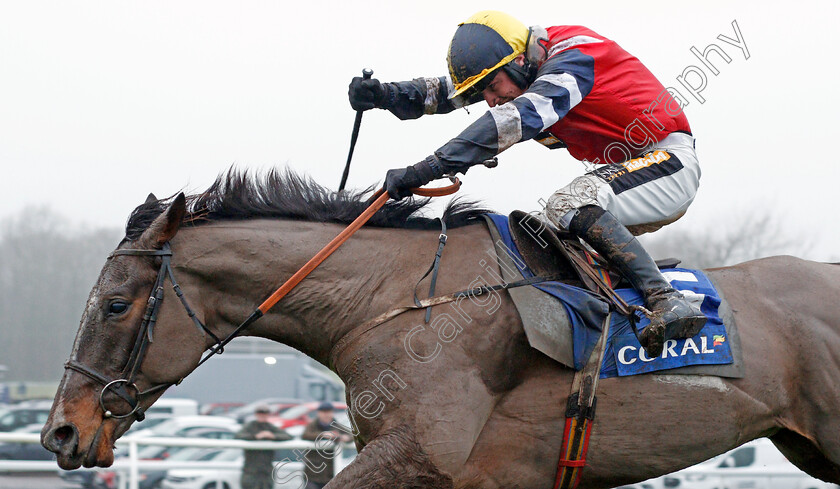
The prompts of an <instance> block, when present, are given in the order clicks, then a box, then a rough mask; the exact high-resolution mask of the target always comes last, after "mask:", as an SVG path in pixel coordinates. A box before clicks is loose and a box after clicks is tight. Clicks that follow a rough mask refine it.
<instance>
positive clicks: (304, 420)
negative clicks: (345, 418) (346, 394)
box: [268, 402, 347, 429]
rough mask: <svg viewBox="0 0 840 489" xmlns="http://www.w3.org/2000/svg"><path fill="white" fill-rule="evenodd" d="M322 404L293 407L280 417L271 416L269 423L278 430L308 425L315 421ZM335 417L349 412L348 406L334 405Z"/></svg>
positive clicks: (342, 404)
mask: <svg viewBox="0 0 840 489" xmlns="http://www.w3.org/2000/svg"><path fill="white" fill-rule="evenodd" d="M320 405H321V403H320V402H306V403H303V404H300V405H298V406H295V407H291V408H289V409H286V410H285V411H283V412H281V413H280V414H279V415H276V416H271V417H269V418H268V421H269V422H270V423H272V424H274V425H275V426H277V427H278V428H283V429H286V428H290V427H292V426H300V425H307V424H309V422H310V421H312V420H313V419H315V416H316V414H317V412H318V406H320ZM332 405H333V410H334V412H335V415H336V416H338V415H339V413H342V412H344V411H346V410H347V405H346V404H344V403H343V402H334V403H332Z"/></svg>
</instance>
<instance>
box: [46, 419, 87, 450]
mask: <svg viewBox="0 0 840 489" xmlns="http://www.w3.org/2000/svg"><path fill="white" fill-rule="evenodd" d="M78 440H79V434H78V431H77V430H76V427H75V426H73V425H72V424H65V425H61V426H59V427H58V428H56V429H54V430H52V432H47V434H46V436H44V437H43V438H42V441H43V443H42V444H43V445H44V448H46V449H47V450H49V451H51V452H54V453H63V454H65V455H67V454H71V453H73V452H75V451H76V445H77V444H78Z"/></svg>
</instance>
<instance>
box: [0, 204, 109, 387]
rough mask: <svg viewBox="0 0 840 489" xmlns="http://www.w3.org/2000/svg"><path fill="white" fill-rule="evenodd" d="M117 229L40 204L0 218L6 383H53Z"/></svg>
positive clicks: (0, 318)
mask: <svg viewBox="0 0 840 489" xmlns="http://www.w3.org/2000/svg"><path fill="white" fill-rule="evenodd" d="M119 237H120V233H119V230H118V229H116V228H114V229H89V228H82V227H78V226H74V225H73V224H72V223H71V222H70V221H68V220H67V219H65V218H63V217H62V216H60V215H58V214H56V213H55V212H53V211H51V210H49V209H47V208H42V207H37V208H36V207H32V208H27V209H24V210H23V211H22V212H21V213H20V214H19V215H17V216H15V217H14V218H11V219H6V220H4V221H2V222H0V363H2V364H5V365H7V366H8V367H9V372H8V375H7V379H8V380H32V381H37V380H57V379H58V378H59V377H60V375H61V372H62V362H63V361H64V359H66V358H67V355H68V354H69V353H70V348H71V345H72V342H73V337H74V335H75V332H76V330H77V329H78V321H79V318H80V317H81V314H82V310H83V309H84V306H85V301H86V298H87V294H88V292H89V291H90V288H91V286H92V285H93V283H94V281H95V280H96V276H97V274H98V273H99V269H100V268H101V267H102V264H103V262H104V260H105V256H106V255H107V253H108V252H109V251H110V250H112V249H113V248H114V247H115V246H116V244H117V242H118V240H119Z"/></svg>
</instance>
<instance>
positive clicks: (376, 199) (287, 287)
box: [257, 178, 461, 314]
mask: <svg viewBox="0 0 840 489" xmlns="http://www.w3.org/2000/svg"><path fill="white" fill-rule="evenodd" d="M459 188H461V182H460V181H459V180H458V179H457V178H456V179H454V181H453V183H452V185H449V186H448V187H442V188H435V189H423V188H414V189H411V191H412V193H415V194H417V195H421V196H424V197H440V196H444V195H449V194H453V193H455V192H457V191H458V189H459ZM372 199H373V203H372V204H370V205H369V206H368V208H367V209H365V211H364V212H362V214H361V215H359V217H357V218H356V219H355V220H354V221H353V222H352V223H350V225H349V226H347V228H345V229H344V230H343V231H342V232H341V233H339V234H338V236H336V237H335V238H333V240H332V241H330V242H329V243H327V245H326V246H324V248H323V249H321V251H319V252H318V253H317V254H316V255H315V256H313V257H312V258H311V259H310V260H309V261H308V262H306V264H305V265H303V267H301V268H300V270H298V271H297V272H295V273H294V275H292V276H291V277H289V279H288V280H286V283H284V284H283V285H281V286H280V288H278V289H277V290H275V291H274V293H273V294H271V295H270V296H269V297H268V299H266V300H265V301H264V302H263V303H262V304H260V306H259V307H258V308H257V309H258V310H259V311H260V313H261V314H265V313H266V312H268V310H269V309H271V308H272V307H274V305H275V304H277V302H278V301H279V300H280V299H282V298H283V297H285V296H286V294H288V293H289V292H290V291H291V290H292V289H293V288H295V286H296V285H297V284H299V283H300V281H301V280H303V279H304V278H306V276H307V275H309V274H310V273H312V270H315V268H316V267H317V266H318V265H320V264H321V263H322V262H323V261H324V260H326V259H327V257H329V256H330V255H331V254H333V252H334V251H335V250H337V249H338V247H339V246H341V245H342V244H344V242H345V241H347V240H348V239H349V238H350V236H352V235H353V233H355V232H356V231H358V230H359V228H360V227H362V226H364V224H365V223H366V222H368V220H369V219H370V218H371V217H373V215H374V214H376V212H377V211H379V209H381V208H382V206H384V205H385V203H386V202H388V199H390V196H389V195H388V193H387V192H385V189H384V188H381V189H379V190H377V191H376V193H375V194H373V197H372Z"/></svg>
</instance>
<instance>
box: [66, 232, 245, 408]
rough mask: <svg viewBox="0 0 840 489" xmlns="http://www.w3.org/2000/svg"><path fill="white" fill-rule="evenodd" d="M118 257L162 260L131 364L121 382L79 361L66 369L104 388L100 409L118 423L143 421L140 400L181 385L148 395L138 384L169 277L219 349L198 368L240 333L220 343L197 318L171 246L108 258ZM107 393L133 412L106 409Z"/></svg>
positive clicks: (119, 252)
mask: <svg viewBox="0 0 840 489" xmlns="http://www.w3.org/2000/svg"><path fill="white" fill-rule="evenodd" d="M115 256H159V257H161V265H160V270H158V275H157V280H156V281H155V285H154V287H153V288H152V293H151V294H150V295H149V300H148V302H147V303H146V312H145V314H144V315H143V322H142V323H141V324H140V330H139V331H138V332H137V338H136V339H135V340H134V348H133V349H132V350H131V355H129V357H128V362H127V363H126V366H125V368H124V369H123V371H122V373H121V374H120V377H119V378H117V379H109V378H108V377H107V376H105V375H102V374H101V373H99V372H97V371H96V370H94V369H93V368H91V367H88V366H86V365H83V364H81V363H79V362H78V361H76V360H73V359H71V360H70V361H68V362H67V363H66V364H64V368H65V369H70V370H73V371H76V372H79V373H81V374H83V375H85V376H87V377H89V378H91V379H93V380H94V381H96V382H98V383H99V384H102V386H103V387H102V390H101V391H100V393H99V406H100V407H101V408H102V412H103V413H105V414H104V416H105V417H106V418H115V419H123V418H128V417H130V416H135V417H136V418H137V421H142V420H143V419H144V418H145V416H146V415H145V413H144V412H143V408H142V407H141V405H140V399H141V398H142V397H143V396H148V395H149V394H154V393H155V392H158V391H161V390H164V389H166V388H167V387H169V386H172V385H178V384H180V383H181V381H182V380H184V379H183V378H182V379H180V380H178V382H167V383H163V384H157V385H155V386H152V387H150V388H149V389H146V390H145V391H140V389H138V388H137V385H136V383H135V382H136V380H137V375H138V374H139V373H140V366H141V365H142V364H143V359H144V358H145V356H146V350H147V349H148V347H149V344H150V343H152V342H153V341H154V335H153V333H154V329H155V324H156V323H157V317H158V312H159V311H160V305H161V304H162V303H163V294H164V282H165V281H166V277H169V280H170V282H172V288H173V289H174V291H175V294H176V295H177V296H178V298H179V299H180V300H181V304H182V305H183V306H184V309H185V310H186V311H187V315H188V316H189V317H190V319H192V321H193V323H194V324H195V326H196V327H197V328H198V330H199V331H201V332H202V333H203V334H207V335H209V336H210V337H211V338H213V341H215V343H216V344H215V345H214V346H213V347H211V348H210V353H209V354H207V355H206V356H205V357H204V358H203V359H202V360H201V362H199V364H198V365H201V364H202V363H204V362H205V361H206V360H207V359H208V358H210V357H211V356H212V355H215V354H216V353H222V351H223V349H224V345H226V344H227V343H228V342H229V341H230V340H232V339H233V336H234V335H236V334H237V333H238V332H239V330H238V329H237V330H236V331H234V332H233V333H232V334H231V335H230V336H228V337H227V338H225V339H224V340H220V339H219V338H218V337H217V336H216V335H215V334H213V332H212V331H210V329H208V328H207V326H205V325H204V323H202V322H201V320H200V319H198V317H196V315H195V312H194V311H193V310H192V308H191V307H190V305H189V303H188V302H187V299H186V297H184V293H183V292H182V291H181V287H180V286H179V285H178V282H177V281H176V280H175V275H174V274H173V273H172V265H171V259H172V250H171V249H170V247H169V243H168V242H167V243H164V244H163V247H162V249H160V250H140V249H123V250H115V251H114V252H113V253H111V254H110V255H109V256H108V259H109V260H110V259H112V258H114V257H115ZM107 392H113V393H114V394H115V395H117V396H118V397H119V398H120V399H122V400H124V401H125V402H127V403H128V404H129V405H130V406H131V411H130V412H128V413H127V414H116V413H114V412H113V411H111V410H109V409H107V408H106V406H105V404H106V401H105V394H106V393H107Z"/></svg>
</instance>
